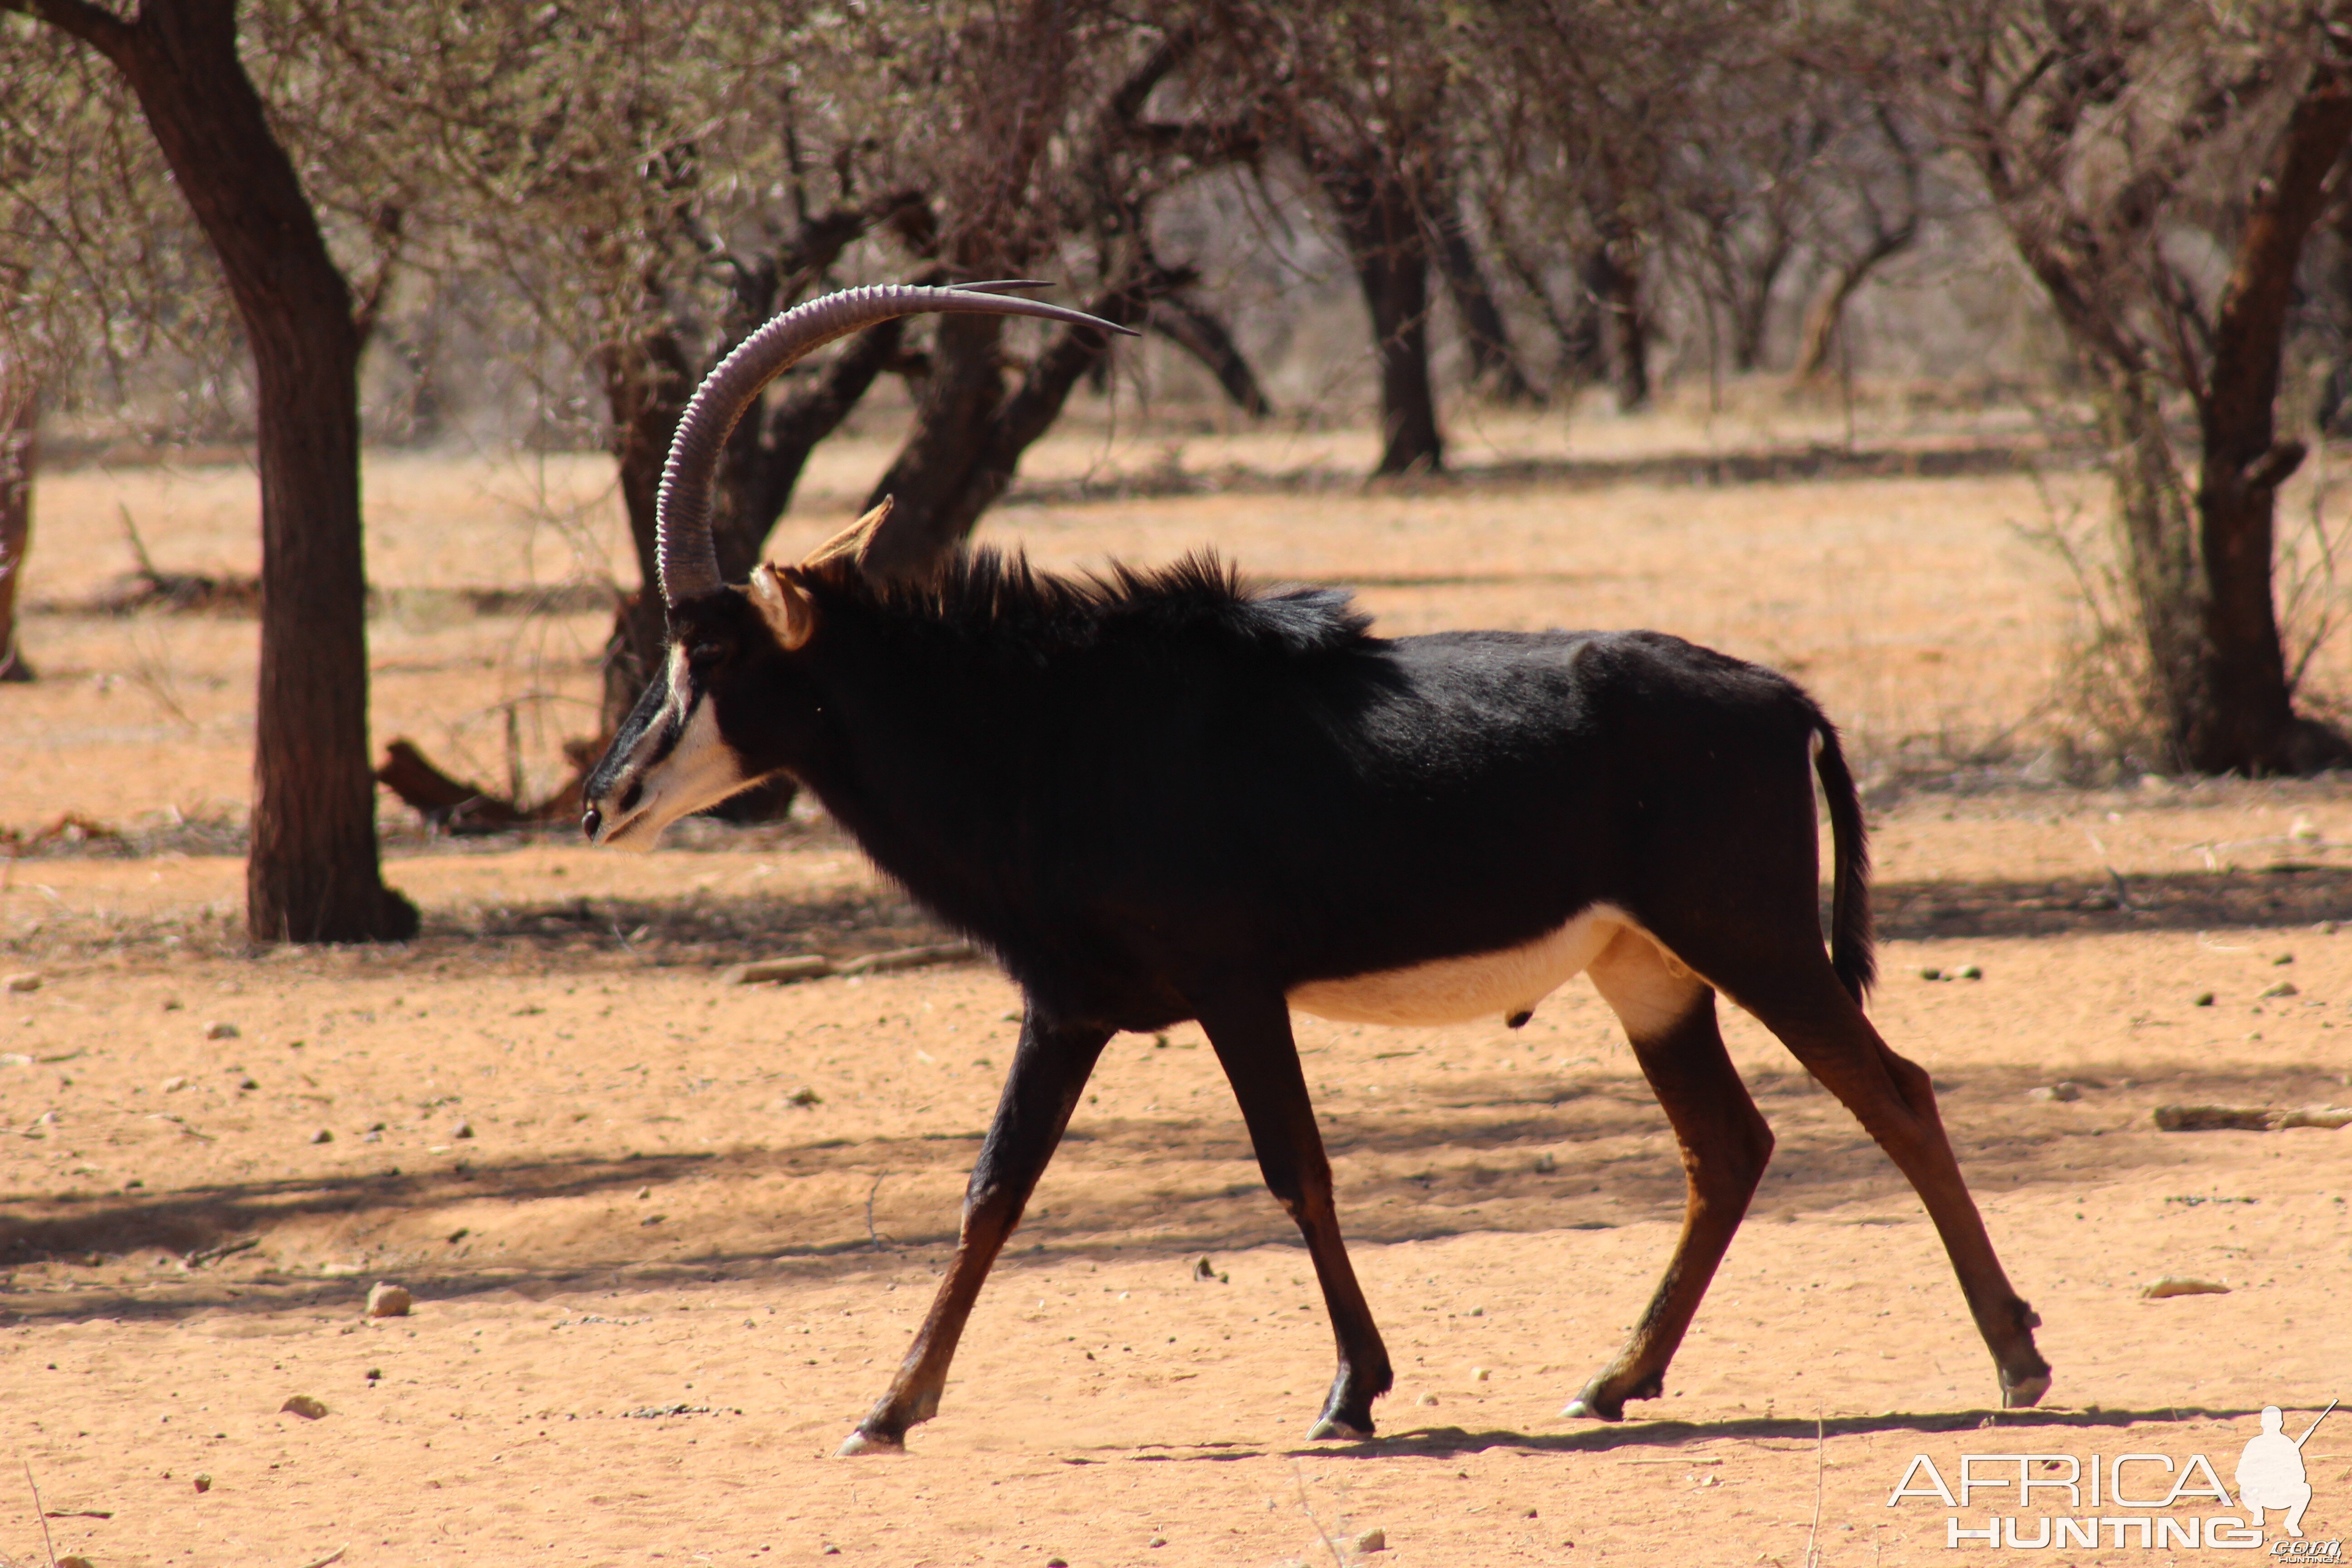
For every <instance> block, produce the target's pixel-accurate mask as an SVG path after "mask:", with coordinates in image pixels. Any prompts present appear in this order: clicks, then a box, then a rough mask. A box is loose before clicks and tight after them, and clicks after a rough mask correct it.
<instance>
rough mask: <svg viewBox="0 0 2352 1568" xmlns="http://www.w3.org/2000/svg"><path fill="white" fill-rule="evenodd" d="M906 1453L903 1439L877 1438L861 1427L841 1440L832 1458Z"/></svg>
mask: <svg viewBox="0 0 2352 1568" xmlns="http://www.w3.org/2000/svg"><path fill="white" fill-rule="evenodd" d="M906 1451H907V1444H906V1440H905V1439H904V1438H901V1437H884V1436H877V1434H875V1433H872V1432H868V1431H867V1430H866V1428H864V1427H863V1426H861V1427H859V1428H858V1429H857V1430H856V1431H855V1432H852V1433H851V1434H850V1435H849V1436H846V1437H845V1438H843V1439H842V1443H841V1447H838V1448H835V1450H834V1451H833V1457H834V1458H836V1459H845V1458H849V1457H850V1456H851V1455H852V1454H903V1453H905V1452H906Z"/></svg>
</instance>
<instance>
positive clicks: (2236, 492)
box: [2183, 63, 2352, 773]
mask: <svg viewBox="0 0 2352 1568" xmlns="http://www.w3.org/2000/svg"><path fill="white" fill-rule="evenodd" d="M2347 142H2352V80H2347V77H2346V74H2345V72H2344V71H2343V69H2342V68H2341V67H2339V66H2335V65H2333V64H2331V63H2323V64H2322V65H2321V66H2320V67H2318V68H2316V69H2315V71H2314V72H2313V75H2312V78H2311V80H2310V83H2309V85H2308V86H2306V87H2305V89H2304V92H2303V95H2302V96H2301V97H2300V98H2299V99H2297V100H2296V101H2295V106H2294V112H2293V113H2292V114H2291V115H2290V116H2289V118H2288V121H2287V125H2286V129H2285V131H2284V132H2283V133H2282V135H2281V136H2280V139H2279V144H2278V147H2277V149H2276V150H2275V152H2274V153H2273V155H2272V158H2271V160H2270V167H2269V168H2268V169H2267V170H2265V171H2264V175H2265V177H2264V178H2263V179H2262V180H2261V181H2259V182H2258V183H2257V184H2255V186H2254V193H2253V199H2252V202H2251V204H2250V205H2249V206H2248V209H2247V213H2246V222H2245V229H2244V232H2243V233H2242V236H2241V237H2240V239H2239V243H2238V254H2237V257H2236V258H2235V265H2234V266H2233V267H2232V268H2231V273H2230V278H2229V280H2228V281H2227V282H2226V283H2225V284H2224V285H2223V286H2222V289H2221V304H2220V307H2219V308H2218V309H2217V310H2216V311H2215V312H2214V331H2213V366H2212V370H2211V372H2210V374H2208V375H2207V377H2206V383H2205V391H2204V396H2203V397H2201V398H2200V400H2199V409H2198V414H2199V424H2200V435H2201V436H2202V437H2203V448H2204V450H2203V455H2202V457H2201V458H2200V463H2199V469H2198V483H2197V521H2198V543H2199V545H2200V551H2201V553H2202V555H2203V557H2204V567H2205V590H2206V591H2205V595H2204V602H2203V605H2202V609H2203V612H2204V623H2203V627H2202V630H2203V633H2204V642H2205V655H2206V659H2207V666H2206V671H2205V679H2204V682H2203V687H2204V689H2203V691H2202V693H2201V695H2202V697H2203V699H2204V702H2203V705H2202V707H2201V708H2200V710H2199V711H2198V712H2196V713H2195V714H2194V715H2192V717H2191V721H2190V723H2189V725H2188V726H2187V728H2186V730H2185V731H2184V734H2183V742H2184V747H2183V749H2184V750H2185V751H2186V752H2187V753H2188V756H2189V763H2191V765H2193V766H2195V767H2196V768H2198V769H2199V770H2200V771H2201V772H2205V773H2222V772H2231V771H2235V772H2242V773H2308V772H2312V771H2314V770H2315V769H2317V768H2320V767H2323V766H2327V765H2330V764H2335V763H2344V762H2347V761H2352V744H2347V742H2346V741H2345V739H2344V737H2343V736H2341V735H2339V734H2337V733H2336V732H2335V731H2331V730H2328V729H2326V728H2325V727H2323V726H2321V725H2318V724H2316V723H2314V722H2311V721H2298V720H2297V718H2296V717H2295V713H2294V701H2293V693H2292V690H2291V689H2290V687H2289V684H2288V680H2287V673H2286V660H2285V656H2284V650H2283V649H2282V647H2281V646H2280V642H2279V628H2278V618H2277V616H2276V614H2275V612H2274V610H2273V600H2272V589H2271V566H2272V553H2273V542H2274V540H2273V533H2274V529H2275V521H2276V518H2275V514H2276V511H2277V506H2278V487H2279V486H2280V485H2281V484H2283V483H2284V482H2285V480H2286V479H2287V477H2288V476H2289V475H2291V474H2293V473H2294V470H2295V468H2296V467H2297V466H2298V465H2300V464H2301V463H2302V461H2303V457H2304V447H2303V446H2302V444H2301V443H2300V442H2294V441H2285V442H2282V441H2280V440H2278V439H2277V422H2276V412H2275V411H2276V407H2277V404H2278V389H2279V361H2280V353H2281V348H2282V345H2283V343H2284V337H2285V327H2286V315H2287V311H2288V310H2289V308H2290V306H2291V305H2292V303H2293V297H2294V275H2295V270H2296V268H2297V265H2298V263H2299V262H2300V261H2301V259H2302V255H2303V245H2304V241H2305V238H2306V237H2308V236H2309V234H2310V232H2311V228H2312V226H2313V225H2314V224H2315V223H2316V222H2317V221H2318V218H2319V214H2320V210H2321V208H2322V207H2323V206H2324V205H2325V204H2326V196H2327V177H2328V174H2329V171H2330V170H2332V169H2334V168H2335V167H2336V163H2337V161H2338V160H2339V159H2340V158H2341V157H2342V156H2343V153H2344V150H2345V147H2346V145H2347Z"/></svg>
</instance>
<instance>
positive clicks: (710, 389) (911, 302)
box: [655, 282, 1134, 605]
mask: <svg viewBox="0 0 2352 1568" xmlns="http://www.w3.org/2000/svg"><path fill="white" fill-rule="evenodd" d="M1039 287H1042V285H1040V284H1036V283H1027V282H1007V283H976V284H973V285H971V287H969V288H961V289H937V288H928V287H923V286H920V285H916V284H906V283H892V284H885V285H881V286H879V287H877V288H870V289H843V290H842V291H841V292H839V293H837V294H827V295H825V296H824V298H822V299H817V300H810V301H809V302H808V303H807V304H805V305H801V306H797V307H795V308H794V309H793V310H787V311H785V312H784V313H783V314H782V315H781V316H778V317H777V318H776V319H775V320H773V321H770V322H769V323H768V324H767V325H766V326H764V327H761V329H760V330H759V331H756V332H753V333H752V334H751V336H750V337H748V338H746V339H744V340H743V341H742V342H740V344H738V345H736V348H735V352H734V353H730V354H729V355H728V356H727V357H726V358H725V359H723V360H721V361H719V364H718V366H717V367H716V368H715V369H713V370H712V371H711V373H710V374H709V375H707V376H705V377H703V379H702V384H701V385H700V386H699V387H698V388H696V389H695V394H694V399H693V401H692V402H690V403H688V405H687V406H686V414H685V416H684V417H683V418H681V419H680V420H679V421H678V425H677V437H675V438H674V439H673V440H672V441H671V442H670V447H669V461H668V462H667V464H666V465H665V466H664V467H663V468H662V482H661V496H660V500H659V501H658V502H657V503H656V509H655V519H656V528H655V538H656V550H657V557H656V558H657V560H658V562H659V564H660V569H661V592H662V602H663V603H664V604H665V605H677V604H679V603H681V602H683V601H685V600H688V599H692V598H698V597H699V596H701V595H705V594H715V593H717V592H718V591H719V589H720V588H722V587H724V586H725V584H724V583H723V582H722V581H721V580H720V578H719V548H718V545H717V544H716V542H714V541H713V540H712V539H711V536H710V491H711V485H712V482H713V480H714V479H716V477H717V475H718V471H719V453H720V451H721V450H723V449H724V448H725V447H726V445H727V437H728V436H729V434H730V432H732V431H733V430H734V428H735V425H736V422H737V421H738V420H740V419H741V418H742V417H743V411H744V410H745V409H747V408H749V407H751V404H752V402H753V400H755V399H756V398H758V396H759V395H760V393H761V389H763V388H764V387H765V386H766V385H767V384H768V383H770V382H772V381H773V380H775V379H776V377H778V376H779V375H782V374H783V373H784V372H785V371H787V370H789V369H791V368H792V367H793V365H794V364H795V363H799V362H800V361H801V360H803V359H804V358H806V357H807V356H808V355H810V354H812V353H815V352H816V351H817V350H818V349H820V348H823V347H824V345H825V344H827V343H829V342H833V341H834V340H835V339H836V338H843V337H846V336H848V335H849V334H850V333H852V332H855V331H861V330H863V329H864V328H866V327H870V326H873V325H875V324H876V323H877V322H879V321H889V320H891V319H892V318H893V317H897V316H914V315H923V314H928V313H932V312H938V313H942V314H962V315H977V316H1036V317H1040V318H1042V319H1044V320H1045V321H1067V322H1070V323H1071V324H1072V325H1075V326H1082V327H1097V328H1100V329H1101V330H1103V331H1111V332H1124V333H1127V334H1128V335H1129V336H1133V335H1134V334H1133V331H1132V330H1131V329H1129V328H1127V327H1122V326H1119V325H1118V324H1117V323H1116V322H1112V321H1102V320H1100V319H1099V318H1097V317H1094V316H1089V315H1087V313H1086V312H1085V311H1083V310H1069V309H1067V308H1066V307H1064V306H1061V305H1048V304H1045V302H1044V301H1042V300H1024V299H1021V298H1019V297H1017V296H1013V295H1005V294H992V293H988V292H985V290H988V289H1034V288H1039ZM888 515H889V508H888V507H887V504H886V505H884V506H881V507H877V508H876V509H875V510H874V511H871V512H868V513H867V514H866V516H865V517H863V518H861V519H859V520H858V522H857V524H856V526H855V527H853V528H851V529H850V530H849V531H847V532H845V533H844V534H842V535H841V536H839V537H838V538H836V539H835V540H834V541H833V542H832V543H829V544H827V545H825V546H824V547H823V548H822V549H820V550H819V551H818V552H817V555H815V556H812V557H811V558H810V559H811V560H812V561H814V560H816V559H818V558H820V557H826V558H829V557H830V556H831V555H833V554H835V553H840V552H842V551H844V550H846V549H862V548H863V547H864V545H865V544H866V543H867V542H870V540H869V537H868V536H870V534H871V533H872V532H873V531H875V530H876V529H878V528H879V527H880V526H881V524H882V522H883V521H885V520H886V519H887V517H888Z"/></svg>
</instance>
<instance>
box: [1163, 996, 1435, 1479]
mask: <svg viewBox="0 0 2352 1568" xmlns="http://www.w3.org/2000/svg"><path fill="white" fill-rule="evenodd" d="M1201 1025H1202V1027H1203V1028H1205V1029H1206V1030H1208V1032H1209V1044H1210V1046H1211V1047H1213V1048H1214V1049H1215V1051H1216V1053H1217V1062H1218V1065H1219V1066H1221V1067H1223V1068H1224V1069H1225V1078H1226V1079H1227V1081H1229V1082H1230V1083H1232V1085H1233V1086H1234V1099H1235V1100H1239V1101H1240V1102H1241V1108H1242V1120H1243V1121H1245V1122H1247V1123H1248V1124H1249V1134H1250V1142H1251V1144H1252V1145H1253V1146H1254V1147H1255V1149H1256V1151H1257V1166H1258V1170H1259V1172H1260V1173H1263V1174H1264V1175H1265V1184H1266V1186H1267V1188H1268V1189H1269V1190H1270V1191H1271V1192H1272V1193H1273V1194H1274V1195H1275V1199H1276V1202H1278V1203H1280V1204H1281V1205H1282V1206H1283V1209H1284V1210H1285V1211H1286V1213H1287V1214H1288V1215H1290V1217H1291V1219H1292V1220H1293V1221H1295V1222H1296V1223H1297V1226H1298V1228H1299V1231H1300V1233H1301V1234H1302V1235H1304V1236H1305V1237H1306V1238H1307V1256H1308V1257H1309V1258H1313V1259H1314V1261H1315V1279H1316V1282H1317V1283H1318V1284H1319V1285H1321V1286H1322V1288H1323V1305H1324V1307H1325V1309H1326V1310H1328V1311H1329V1312H1330V1314H1331V1333H1332V1337H1333V1338H1334V1339H1336V1340H1337V1341H1338V1342H1339V1371H1338V1372H1337V1373H1334V1374H1333V1376H1332V1378H1331V1392H1330V1393H1329V1394H1328V1395H1326V1396H1325V1398H1324V1401H1323V1414H1322V1415H1321V1416H1319V1417H1318V1419H1317V1420H1316V1423H1315V1425H1314V1426H1312V1427H1311V1428H1309V1429H1308V1431H1307V1436H1309V1437H1310V1438H1311V1437H1341V1438H1362V1437H1369V1436H1371V1435H1372V1401H1373V1400H1375V1399H1377V1398H1379V1397H1380V1396H1381V1394H1386V1393H1387V1392H1388V1391H1389V1387H1390V1385H1391V1383H1393V1382H1394V1378H1393V1376H1392V1374H1391V1372H1390V1369H1389V1352H1388V1348H1387V1347H1386V1346H1385V1345H1383V1344H1381V1331H1380V1329H1379V1328H1378V1327H1377V1326H1375V1325H1374V1323H1373V1322H1372V1309H1371V1307H1370V1304H1369V1303H1367V1302H1366V1301H1365V1300H1364V1291H1363V1287H1361V1286H1360V1285H1359V1284H1358V1283H1357V1282H1356V1271H1355V1269H1354V1268H1353V1267H1352V1266H1351V1265H1349V1262H1348V1244H1347V1242H1346V1241H1344V1240H1343V1239H1341V1237H1340V1235H1339V1210H1338V1208H1337V1206H1336V1205H1334V1204H1333V1203H1332V1200H1331V1162H1330V1160H1329V1158H1328V1156H1326V1155H1325V1153H1324V1152H1323V1137H1322V1134H1321V1133H1320V1132H1319V1131H1317V1130H1316V1126H1315V1107H1314V1105H1313V1103H1312V1102H1311V1101H1310V1100H1308V1098H1307V1079H1306V1075H1305V1074H1304V1073H1303V1072H1301V1071H1300V1069H1299V1066H1298V1046H1297V1041H1296V1040H1295V1039H1294V1038H1293V1037H1292V1036H1291V1032H1290V1007H1289V1004H1288V1003H1287V1002H1286V1001H1285V1000H1284V998H1283V995H1282V994H1281V993H1280V992H1278V991H1277V992H1275V993H1273V994H1271V995H1268V996H1250V997H1242V998H1227V999H1222V1000H1221V1001H1220V1002H1219V1003H1218V1004H1217V1005H1213V1006H1206V1007H1203V1008H1202V1011H1201Z"/></svg>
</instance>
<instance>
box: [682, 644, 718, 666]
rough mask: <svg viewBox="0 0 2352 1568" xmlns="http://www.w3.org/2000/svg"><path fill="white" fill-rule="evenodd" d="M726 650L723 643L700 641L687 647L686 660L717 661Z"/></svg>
mask: <svg viewBox="0 0 2352 1568" xmlns="http://www.w3.org/2000/svg"><path fill="white" fill-rule="evenodd" d="M726 651H727V649H726V647H724V646H723V645H721V644H719V643H715V642H698V643H695V644H693V645H691V646H690V647H688V648H687V650H686V661H687V663H688V664H711V663H715V662H717V660H718V658H719V655H721V654H723V653H725V652H726Z"/></svg>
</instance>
